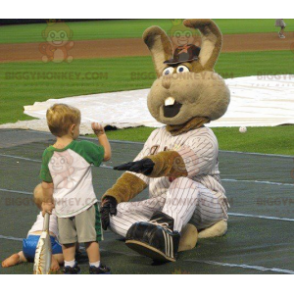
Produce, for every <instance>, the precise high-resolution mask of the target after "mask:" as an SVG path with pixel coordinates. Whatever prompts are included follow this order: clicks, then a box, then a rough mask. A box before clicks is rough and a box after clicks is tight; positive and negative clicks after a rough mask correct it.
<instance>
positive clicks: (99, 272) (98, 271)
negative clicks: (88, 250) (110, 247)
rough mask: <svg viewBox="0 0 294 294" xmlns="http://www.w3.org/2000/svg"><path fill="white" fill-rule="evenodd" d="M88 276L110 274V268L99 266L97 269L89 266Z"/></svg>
mask: <svg viewBox="0 0 294 294" xmlns="http://www.w3.org/2000/svg"><path fill="white" fill-rule="evenodd" d="M89 274H91V275H105V274H110V268H108V267H107V266H105V265H103V264H101V265H100V266H99V267H96V266H90V267H89Z"/></svg>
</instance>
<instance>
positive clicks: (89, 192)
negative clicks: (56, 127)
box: [40, 140, 104, 218]
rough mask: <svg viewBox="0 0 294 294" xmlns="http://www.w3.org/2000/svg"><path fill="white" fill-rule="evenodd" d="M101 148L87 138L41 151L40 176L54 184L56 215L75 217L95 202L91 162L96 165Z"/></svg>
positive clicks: (99, 162)
mask: <svg viewBox="0 0 294 294" xmlns="http://www.w3.org/2000/svg"><path fill="white" fill-rule="evenodd" d="M103 158H104V148H103V147H102V146H98V145H96V144H94V143H92V142H89V141H75V140H74V141H72V142H71V143H70V144H69V145H68V146H66V147H65V148H63V149H56V148H54V147H53V146H50V147H48V148H47V149H46V150H45V151H44V153H43V159H42V168H41V172H40V178H41V179H42V180H43V181H45V182H49V183H50V182H53V184H54V193H53V198H54V204H55V212H56V215H57V217H59V218H68V217H72V216H76V215H78V214H80V213H81V212H83V211H85V210H87V209H88V208H89V207H91V206H92V205H93V204H94V203H96V202H97V198H96V195H95V193H94V188H93V184H92V170H91V165H92V164H93V165H95V166H99V165H100V164H101V162H102V161H103Z"/></svg>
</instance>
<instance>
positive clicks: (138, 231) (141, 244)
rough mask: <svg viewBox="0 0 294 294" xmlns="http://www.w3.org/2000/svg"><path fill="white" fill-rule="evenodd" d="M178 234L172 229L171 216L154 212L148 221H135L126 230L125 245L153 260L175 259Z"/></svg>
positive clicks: (165, 260)
mask: <svg viewBox="0 0 294 294" xmlns="http://www.w3.org/2000/svg"><path fill="white" fill-rule="evenodd" d="M179 240H180V234H179V233H178V232H175V231H173V218H171V217H169V216H168V215H166V214H164V213H162V212H155V213H154V214H153V216H152V218H151V219H150V221H149V222H137V223H135V224H133V225H132V226H131V227H130V229H129V230H128V232H127V236H126V245H127V246H128V247H129V248H131V249H132V250H134V251H136V252H138V253H139V254H141V255H144V256H146V257H149V258H151V259H153V260H155V261H160V262H167V261H173V262H174V261H176V254H177V252H178V246H179Z"/></svg>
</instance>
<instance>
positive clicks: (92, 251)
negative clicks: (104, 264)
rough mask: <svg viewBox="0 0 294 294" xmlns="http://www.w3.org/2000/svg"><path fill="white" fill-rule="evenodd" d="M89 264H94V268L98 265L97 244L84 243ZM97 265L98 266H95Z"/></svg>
mask: <svg viewBox="0 0 294 294" xmlns="http://www.w3.org/2000/svg"><path fill="white" fill-rule="evenodd" d="M85 247H86V251H87V255H88V259H89V264H90V265H91V264H96V267H99V265H100V251H99V243H98V242H86V243H85ZM97 263H98V264H97Z"/></svg>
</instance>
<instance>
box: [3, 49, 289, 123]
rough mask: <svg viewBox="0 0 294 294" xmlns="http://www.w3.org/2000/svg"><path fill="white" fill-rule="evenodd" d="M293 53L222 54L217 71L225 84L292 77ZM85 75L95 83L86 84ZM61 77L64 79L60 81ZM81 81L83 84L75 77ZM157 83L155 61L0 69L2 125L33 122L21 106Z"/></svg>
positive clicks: (122, 60)
mask: <svg viewBox="0 0 294 294" xmlns="http://www.w3.org/2000/svg"><path fill="white" fill-rule="evenodd" d="M293 65H294V54H292V53H291V51H274V52H271V51H268V52H247V53H241V52H240V53H223V54H222V55H221V56H220V59H219V61H218V64H217V66H216V71H217V72H218V73H220V74H221V75H222V76H223V77H224V78H228V77H239V76H250V75H258V74H283V73H287V74H294V66H293ZM86 74H90V76H91V75H92V74H93V75H96V77H97V79H96V78H95V76H93V79H90V80H88V79H85V77H86ZM58 75H64V76H60V77H58ZM78 75H79V78H77V76H78ZM154 78H155V74H154V69H153V64H152V62H151V57H148V56H147V57H125V58H111V59H85V60H82V59H81V60H73V62H72V63H71V64H65V63H61V64H53V63H49V64H44V63H42V62H13V63H1V64H0V105H1V116H0V124H3V123H7V122H16V121H17V120H24V119H29V117H28V116H26V115H24V114H23V106H24V105H31V104H33V103H34V102H35V101H38V102H41V101H45V100H48V99H50V98H56V99H58V98H62V97H71V96H77V95H86V94H93V93H104V92H113V91H121V90H131V89H143V88H148V87H150V86H151V85H152V82H153V80H154Z"/></svg>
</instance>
